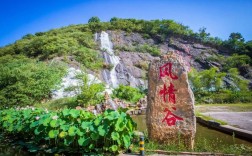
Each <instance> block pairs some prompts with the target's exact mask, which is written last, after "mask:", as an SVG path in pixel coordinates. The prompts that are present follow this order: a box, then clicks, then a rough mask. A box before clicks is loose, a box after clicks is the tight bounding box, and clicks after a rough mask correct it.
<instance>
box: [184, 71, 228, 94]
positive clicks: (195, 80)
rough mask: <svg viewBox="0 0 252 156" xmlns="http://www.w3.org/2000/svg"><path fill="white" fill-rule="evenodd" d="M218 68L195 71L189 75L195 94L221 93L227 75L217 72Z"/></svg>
mask: <svg viewBox="0 0 252 156" xmlns="http://www.w3.org/2000/svg"><path fill="white" fill-rule="evenodd" d="M217 70H218V69H217V68H211V69H209V70H203V71H201V72H197V71H196V70H195V69H192V71H191V72H190V73H189V79H190V81H191V82H192V89H193V91H194V92H195V93H199V92H204V91H219V90H220V89H222V88H223V87H224V86H223V78H224V77H225V76H226V73H222V72H217Z"/></svg>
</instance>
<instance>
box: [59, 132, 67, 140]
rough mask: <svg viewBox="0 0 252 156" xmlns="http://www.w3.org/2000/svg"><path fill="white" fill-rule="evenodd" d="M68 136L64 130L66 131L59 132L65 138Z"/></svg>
mask: <svg viewBox="0 0 252 156" xmlns="http://www.w3.org/2000/svg"><path fill="white" fill-rule="evenodd" d="M66 136H67V132H64V131H62V132H60V134H59V137H60V138H65V137H66Z"/></svg>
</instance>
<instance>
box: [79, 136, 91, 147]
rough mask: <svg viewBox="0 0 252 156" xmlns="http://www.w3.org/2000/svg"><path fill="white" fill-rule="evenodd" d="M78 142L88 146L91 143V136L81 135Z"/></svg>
mask: <svg viewBox="0 0 252 156" xmlns="http://www.w3.org/2000/svg"><path fill="white" fill-rule="evenodd" d="M78 143H79V145H80V146H87V145H89V143H90V138H84V137H80V138H79V139H78Z"/></svg>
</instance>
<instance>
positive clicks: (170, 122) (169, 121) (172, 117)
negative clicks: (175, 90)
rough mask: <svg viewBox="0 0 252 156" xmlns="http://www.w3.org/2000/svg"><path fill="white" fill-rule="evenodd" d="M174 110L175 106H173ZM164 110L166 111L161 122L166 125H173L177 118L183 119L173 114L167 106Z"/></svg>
mask: <svg viewBox="0 0 252 156" xmlns="http://www.w3.org/2000/svg"><path fill="white" fill-rule="evenodd" d="M173 109H174V110H176V108H174V107H173ZM164 112H167V114H166V116H165V118H164V119H163V120H162V122H166V123H167V125H168V126H173V125H175V123H176V121H177V120H183V118H181V117H179V116H177V115H175V114H173V113H172V112H171V111H170V110H169V109H168V108H165V110H164Z"/></svg>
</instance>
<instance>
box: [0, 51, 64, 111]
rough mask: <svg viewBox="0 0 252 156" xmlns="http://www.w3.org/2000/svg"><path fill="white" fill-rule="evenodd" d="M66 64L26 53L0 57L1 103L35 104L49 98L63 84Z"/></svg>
mask: <svg viewBox="0 0 252 156" xmlns="http://www.w3.org/2000/svg"><path fill="white" fill-rule="evenodd" d="M64 73H65V68H64V66H62V65H60V64H55V63H49V64H46V63H44V62H39V61H36V60H33V59H29V58H27V57H25V56H19V55H16V56H10V55H6V56H3V57H0V105H1V107H4V106H10V105H18V106H23V105H33V103H34V102H40V101H41V100H43V99H47V98H49V97H50V93H51V90H52V89H54V88H55V87H56V85H57V84H59V83H60V81H61V77H62V76H63V75H64Z"/></svg>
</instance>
